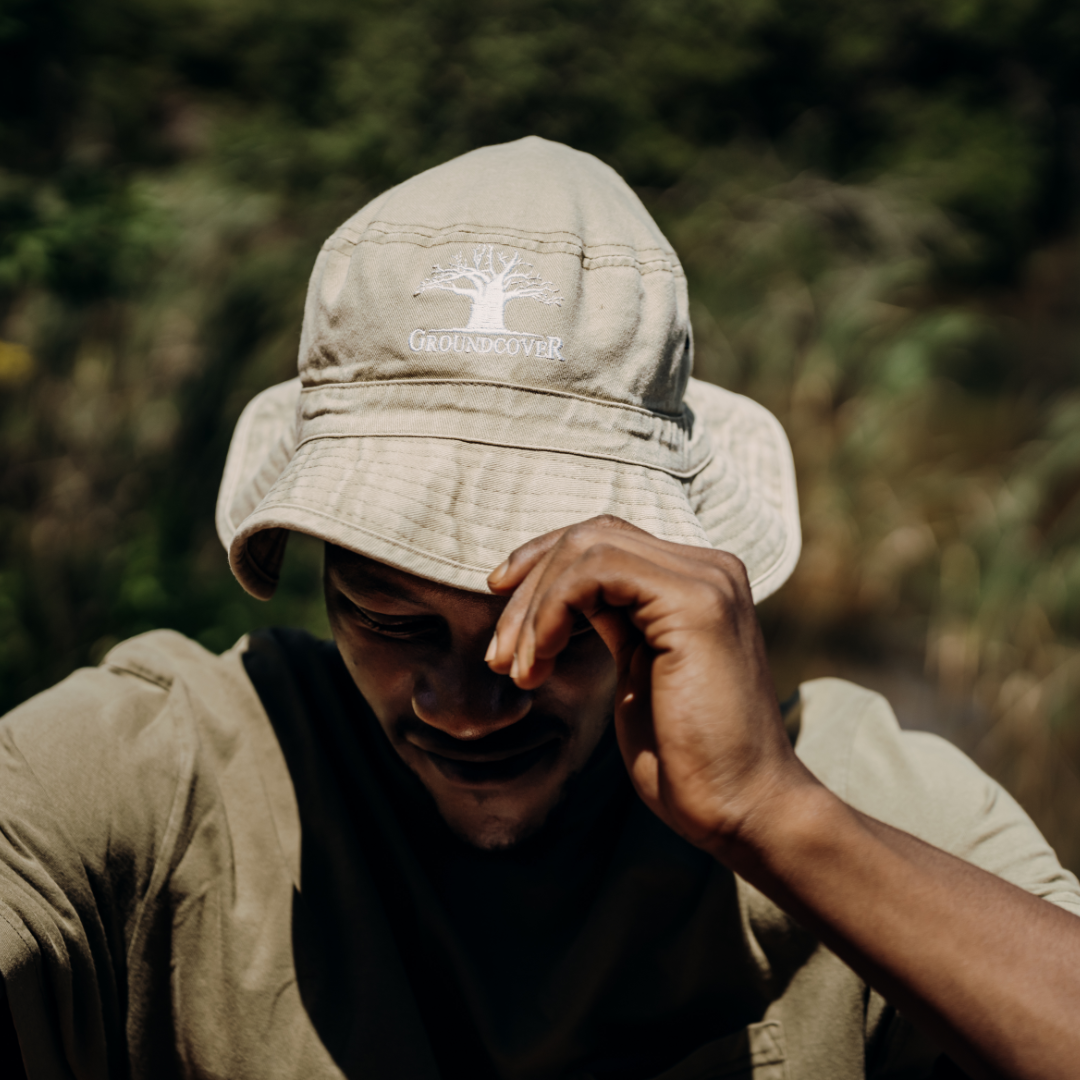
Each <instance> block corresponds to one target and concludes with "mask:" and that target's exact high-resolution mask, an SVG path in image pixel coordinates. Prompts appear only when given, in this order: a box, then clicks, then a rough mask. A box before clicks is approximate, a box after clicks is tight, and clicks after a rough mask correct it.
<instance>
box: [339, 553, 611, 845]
mask: <svg viewBox="0 0 1080 1080" xmlns="http://www.w3.org/2000/svg"><path fill="white" fill-rule="evenodd" d="M325 586H326V608H327V613H328V615H329V618H330V626H331V628H332V630H333V633H334V639H335V641H336V642H337V645H338V648H339V650H340V651H341V655H342V658H343V659H344V661H345V665H346V667H347V668H348V669H349V673H350V674H351V675H352V677H353V680H354V681H355V683H356V685H357V687H358V688H359V690H360V692H361V693H362V694H363V695H364V698H365V699H366V700H367V702H368V704H369V705H370V706H371V708H372V710H373V711H374V713H375V716H376V717H377V718H378V721H379V724H380V725H381V726H382V729H383V731H384V732H385V733H386V736H387V738H388V739H389V740H390V743H391V745H392V746H393V748H394V749H395V750H396V751H397V753H398V754H399V755H400V756H401V759H402V761H404V762H405V764H406V765H408V766H409V768H410V769H412V770H413V772H414V773H416V775H417V776H418V777H419V778H420V780H421V782H422V783H423V784H424V786H425V787H426V788H427V789H428V791H430V792H431V794H432V796H433V797H434V799H435V802H436V804H437V806H438V808H439V812H440V813H441V814H442V816H443V818H444V819H445V820H446V822H447V824H448V825H449V826H450V827H451V828H452V829H453V830H454V831H455V832H456V833H457V834H458V835H459V836H461V837H462V838H463V839H464V840H467V841H468V842H469V843H471V844H474V845H476V846H477V847H481V848H489V849H496V848H504V847H509V846H510V845H512V844H515V843H517V842H518V841H519V840H522V839H524V838H525V837H526V836H528V835H529V834H530V833H532V832H535V831H536V830H537V829H538V828H539V827H540V826H541V825H542V824H543V823H544V821H545V819H546V818H547V816H548V814H549V813H550V811H551V810H552V808H553V807H554V806H555V805H556V804H557V803H558V802H559V800H560V798H561V796H562V793H563V790H564V788H565V786H566V783H567V780H568V779H569V778H570V777H571V776H572V775H573V774H574V773H575V772H577V771H578V770H579V769H580V768H581V767H582V766H583V765H584V764H585V762H586V761H587V760H588V758H589V755H590V754H591V753H592V751H593V750H594V749H595V748H596V745H597V743H598V742H599V741H600V736H601V735H602V734H603V731H604V728H605V727H606V726H607V723H608V721H609V719H610V716H611V707H612V701H613V697H614V693H615V665H614V662H613V661H612V659H611V656H610V654H609V653H608V651H607V649H606V648H605V646H604V644H603V642H602V641H601V640H600V638H599V637H598V635H597V634H596V633H595V632H594V631H593V630H592V629H591V627H590V626H589V624H588V623H587V622H583V623H582V625H581V628H580V630H579V631H578V632H577V633H575V635H574V636H573V637H572V638H571V640H570V644H569V645H568V646H567V648H566V649H565V650H564V651H563V652H562V653H561V654H560V656H559V658H558V663H557V665H556V668H555V671H554V673H553V674H552V675H551V677H550V678H549V679H548V680H547V681H546V682H545V683H543V685H541V686H540V687H538V688H537V689H535V690H521V689H519V688H518V687H517V686H515V685H514V683H513V682H512V681H511V680H510V679H509V678H508V677H506V676H505V675H496V674H494V673H493V672H492V671H491V670H490V668H488V666H487V664H486V663H484V653H485V652H486V651H487V647H488V643H489V642H490V641H491V635H492V634H493V633H494V632H495V624H496V623H497V622H498V619H499V615H500V613H501V612H502V610H503V607H504V606H505V605H506V600H505V599H504V598H500V597H494V596H485V595H480V594H477V593H470V592H465V591H463V590H461V589H453V588H450V587H449V586H445V585H437V584H435V583H433V582H430V581H425V580H423V579H422V578H418V577H415V576H414V575H412V574H407V573H404V572H403V571H400V570H394V569H392V568H391V567H388V566H386V565H384V564H382V563H379V562H375V561H374V560H372V559H366V558H364V557H363V556H360V555H355V554H353V553H351V552H348V551H345V550H343V549H342V548H337V547H333V546H331V545H327V548H326V573H325Z"/></svg>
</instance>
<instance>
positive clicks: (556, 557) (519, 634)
mask: <svg viewBox="0 0 1080 1080" xmlns="http://www.w3.org/2000/svg"><path fill="white" fill-rule="evenodd" d="M498 580H499V588H500V591H501V590H502V588H503V587H504V586H506V584H507V583H508V582H510V581H517V582H518V584H517V587H516V589H515V591H514V593H513V596H512V597H511V600H510V602H509V603H508V605H507V607H506V609H505V610H504V612H503V615H502V617H501V619H500V620H499V624H498V628H497V631H496V641H495V642H494V643H493V648H492V649H491V650H490V651H489V654H488V659H489V663H490V664H491V666H492V668H493V670H496V671H500V672H503V673H507V672H508V673H509V674H510V675H511V677H512V678H514V679H515V681H517V682H518V685H520V686H522V687H523V688H529V689H533V688H535V687H536V686H538V685H540V683H541V682H543V681H544V679H546V678H547V677H548V675H550V673H551V670H552V669H553V667H554V662H555V658H556V657H557V655H558V653H559V652H561V651H562V650H563V649H564V648H565V647H566V644H567V642H568V641H569V639H570V635H571V633H572V630H573V620H574V616H575V613H576V612H583V613H584V614H585V615H586V617H587V618H589V619H590V621H591V622H592V623H593V625H594V627H595V628H596V629H597V631H598V632H599V633H600V635H601V637H602V638H603V640H604V642H605V644H606V645H607V646H608V648H609V650H610V651H611V652H612V655H613V656H614V657H615V659H616V662H617V663H618V664H619V667H620V670H621V669H622V666H623V662H622V661H620V655H619V654H620V653H622V652H623V651H625V650H626V649H627V648H628V646H629V645H630V643H631V639H633V638H634V637H635V631H634V625H636V626H637V628H638V630H641V629H643V628H644V624H643V623H642V621H641V619H642V616H641V613H640V612H639V611H638V610H637V609H639V608H641V607H642V605H643V604H644V603H645V602H646V600H647V599H652V600H654V601H655V600H657V599H660V598H666V600H667V603H666V604H665V607H667V608H671V609H672V610H681V611H683V612H685V613H690V612H691V611H692V610H693V608H695V607H699V608H700V607H701V603H700V600H701V597H700V596H698V597H696V598H695V595H694V594H695V592H696V591H697V590H699V589H701V588H702V587H704V589H705V590H706V593H709V594H711V593H715V594H717V595H718V596H719V597H720V599H721V601H723V602H725V603H730V602H731V601H734V602H735V606H737V607H746V608H748V609H749V610H752V609H753V600H752V598H751V597H750V591H749V583H748V582H747V580H746V574H745V569H744V568H743V566H742V563H741V562H739V560H738V559H736V558H734V556H731V555H727V554H726V553H724V552H718V551H715V550H714V549H711V548H694V547H688V546H686V545H682V544H673V543H670V542H668V541H664V540H660V539H658V538H656V537H654V536H652V535H650V534H649V533H646V532H644V531H642V530H640V529H636V528H634V527H633V526H629V525H627V524H626V523H625V522H620V521H618V519H596V520H594V521H590V522H585V523H583V524H581V525H576V526H573V527H571V528H570V529H565V530H562V531H561V532H560V533H558V534H548V535H547V536H545V537H541V538H539V539H538V541H535V542H533V543H531V544H529V545H525V547H524V548H521V549H519V551H518V552H515V553H514V555H513V556H511V559H510V560H508V563H507V569H506V570H505V571H504V573H503V574H502V575H501V576H500V577H499V579H498ZM695 600H696V602H695ZM618 609H623V610H622V611H621V612H620V611H619V610H618ZM628 616H631V617H632V622H631V618H630V617H628ZM648 621H649V619H648V618H647V617H646V618H645V622H646V623H647V622H648ZM628 655H629V654H628ZM627 662H628V656H627Z"/></svg>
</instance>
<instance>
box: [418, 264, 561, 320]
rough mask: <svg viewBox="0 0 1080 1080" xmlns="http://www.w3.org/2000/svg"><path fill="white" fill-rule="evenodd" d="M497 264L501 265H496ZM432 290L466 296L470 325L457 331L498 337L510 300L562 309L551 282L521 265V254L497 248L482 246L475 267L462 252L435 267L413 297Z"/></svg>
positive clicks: (558, 296)
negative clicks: (549, 305) (507, 252)
mask: <svg viewBox="0 0 1080 1080" xmlns="http://www.w3.org/2000/svg"><path fill="white" fill-rule="evenodd" d="M496 262H497V264H498V265H496ZM429 289H442V290H443V291H445V292H452V293H457V295H458V296H467V297H468V298H469V302H470V303H471V304H472V307H471V309H470V311H469V322H468V324H467V325H466V326H461V327H456V328H455V329H458V330H479V331H483V332H486V333H497V332H499V331H505V330H506V324H505V322H504V314H505V311H506V305H507V304H509V303H510V301H511V300H539V301H540V303H541V304H554V305H555V306H556V307H559V306H560V305H561V304H562V297H561V296H560V295H559V290H558V287H557V286H556V285H555V283H554V282H552V281H545V280H544V279H543V278H542V277H541V276H540V275H539V274H538V273H536V272H535V271H534V269H533V267H532V265H531V264H530V263H526V262H522V259H521V253H520V252H518V251H514V252H511V253H510V254H509V255H508V254H506V253H504V252H502V251H496V250H495V245H494V244H480V245H479V246H477V247H475V248H474V249H473V256H472V265H470V264H469V263H467V262H466V261H465V258H464V256H463V255H462V254H461V252H460V251H459V252H458V253H457V254H456V255H455V256H454V258H453V261H452V262H451V263H450V265H449V266H445V267H444V266H439V265H438V264H436V265H435V266H434V267H432V271H431V277H429V278H425V279H424V280H423V281H421V282H420V287H419V288H418V289H417V290H416V292H415V293H413V295H414V296H419V295H420V294H421V293H422V292H427V291H428V290H429Z"/></svg>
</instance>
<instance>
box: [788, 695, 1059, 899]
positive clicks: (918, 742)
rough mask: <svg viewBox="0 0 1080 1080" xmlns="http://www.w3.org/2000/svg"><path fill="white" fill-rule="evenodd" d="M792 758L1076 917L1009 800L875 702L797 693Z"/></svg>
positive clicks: (961, 759)
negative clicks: (799, 702)
mask: <svg viewBox="0 0 1080 1080" xmlns="http://www.w3.org/2000/svg"><path fill="white" fill-rule="evenodd" d="M803 695H804V698H805V704H804V708H803V725H804V727H803V731H802V732H801V733H800V737H799V743H798V750H799V755H800V757H802V758H803V760H804V761H805V762H806V764H807V765H808V766H809V767H810V769H811V771H813V772H814V773H815V774H816V775H817V776H818V777H819V778H820V779H821V780H822V782H823V783H825V784H826V785H827V786H828V787H830V788H831V789H832V790H833V791H834V792H835V793H836V794H837V795H839V796H840V798H842V799H844V801H845V802H847V803H849V804H850V805H851V806H854V807H855V808H856V809H857V810H861V811H862V812H863V813H865V814H869V815H870V816H871V817H875V818H877V819H878V820H879V821H884V822H886V823H887V824H889V825H892V826H894V827H895V828H898V829H903V830H904V831H905V832H909V833H911V834H912V835H913V836H917V837H918V838H919V839H920V840H924V841H926V842H927V843H929V844H933V845H934V846H935V847H938V848H941V849H943V850H944V851H948V852H950V853H951V854H953V855H956V856H957V857H959V858H961V859H964V860H965V861H967V862H970V863H972V864H974V865H975V866H979V867H981V868H982V869H983V870H987V871H989V872H990V873H992V874H995V875H997V876H998V877H1001V878H1004V879H1005V880H1006V881H1010V882H1012V883H1013V884H1014V885H1018V886H1020V888H1022V889H1025V890H1026V891H1027V892H1030V893H1033V894H1034V895H1036V896H1041V897H1043V898H1044V899H1046V900H1049V901H1050V902H1051V903H1053V904H1056V905H1058V906H1059V907H1063V908H1066V909H1067V910H1070V911H1073V912H1074V913H1076V914H1080V884H1078V883H1077V879H1076V877H1075V876H1074V875H1073V874H1071V873H1070V872H1069V871H1068V870H1066V869H1064V868H1063V867H1062V866H1061V864H1060V863H1059V862H1058V859H1057V856H1056V855H1055V854H1054V851H1053V849H1052V848H1051V847H1050V845H1049V844H1048V843H1047V842H1046V840H1045V839H1044V838H1043V836H1042V834H1041V833H1040V832H1039V830H1038V829H1037V828H1036V826H1035V824H1034V822H1033V821H1032V820H1031V818H1029V817H1028V815H1027V814H1026V813H1025V812H1024V810H1023V809H1022V808H1021V807H1020V805H1019V804H1018V803H1017V802H1016V800H1015V799H1014V798H1013V797H1012V796H1011V795H1009V793H1008V792H1006V791H1005V789H1004V788H1002V787H1001V785H1000V784H998V783H997V782H996V781H995V780H992V779H991V778H990V777H989V776H987V775H986V773H984V772H983V771H982V770H981V769H980V768H979V767H978V766H977V765H976V764H975V763H974V762H973V761H972V760H971V759H970V758H968V757H967V756H966V755H965V754H964V753H962V752H961V751H960V750H958V749H957V748H956V747H955V746H953V745H952V744H951V743H949V742H947V741H946V740H945V739H942V738H940V737H938V736H937V735H932V734H929V733H928V732H922V731H904V730H902V729H901V728H900V725H899V724H898V723H897V721H896V717H895V716H894V715H893V711H892V709H891V708H890V707H889V704H888V702H887V701H886V700H885V699H884V698H883V697H881V696H880V695H879V694H875V693H872V692H871V691H868V690H863V689H862V688H860V687H857V686H853V685H852V684H850V683H846V682H843V681H841V680H839V679H818V680H815V681H814V682H812V683H807V684H805V686H804V687H803Z"/></svg>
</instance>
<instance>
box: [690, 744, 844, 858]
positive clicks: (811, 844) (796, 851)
mask: <svg viewBox="0 0 1080 1080" xmlns="http://www.w3.org/2000/svg"><path fill="white" fill-rule="evenodd" d="M850 813H851V811H850V808H849V807H847V806H846V805H845V804H844V803H843V802H842V801H841V800H840V799H839V798H837V796H835V795H834V794H833V793H832V792H831V791H829V789H828V788H826V787H825V786H824V784H822V783H821V782H820V781H819V780H818V779H817V778H816V777H815V776H814V775H813V774H812V773H811V772H810V771H809V770H808V769H806V768H805V767H803V766H801V763H800V768H799V769H798V771H797V772H796V773H795V774H794V775H792V776H790V777H787V778H785V780H784V781H782V782H781V781H777V782H774V783H773V784H771V785H770V786H769V788H768V789H767V790H765V791H764V792H762V793H761V794H760V795H759V796H758V797H757V798H755V799H754V801H753V802H752V803H751V805H750V806H749V807H748V808H747V809H746V811H745V812H744V813H742V814H740V815H738V817H736V818H734V819H732V820H730V821H729V822H727V823H725V826H724V827H723V828H722V829H717V830H716V831H715V832H714V834H713V837H712V838H711V841H710V843H709V845H708V847H709V851H710V853H711V854H712V855H713V857H714V858H716V859H717V860H719V861H720V862H722V863H724V865H726V866H728V867H729V868H730V869H732V870H735V871H736V872H737V873H738V874H739V875H740V876H742V877H744V878H746V879H747V880H753V879H754V878H756V877H758V876H760V875H761V874H762V873H767V874H769V875H770V876H772V875H775V874H778V873H780V874H781V876H783V874H782V871H783V869H784V868H785V867H786V866H788V865H790V864H791V863H792V862H793V861H794V860H796V859H801V858H805V857H807V856H808V855H810V853H811V852H813V851H815V850H818V849H820V848H821V847H822V844H823V843H827V842H828V839H829V838H830V837H835V835H836V834H837V831H838V828H839V826H840V821H839V820H838V818H840V817H842V816H845V815H846V816H850Z"/></svg>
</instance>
